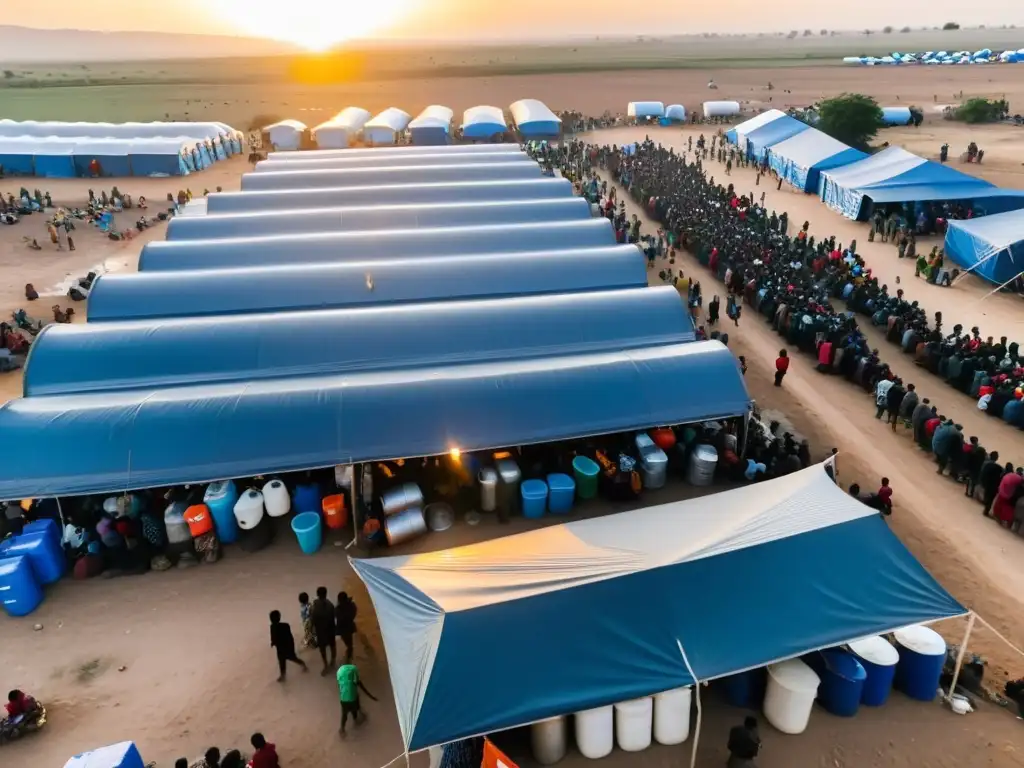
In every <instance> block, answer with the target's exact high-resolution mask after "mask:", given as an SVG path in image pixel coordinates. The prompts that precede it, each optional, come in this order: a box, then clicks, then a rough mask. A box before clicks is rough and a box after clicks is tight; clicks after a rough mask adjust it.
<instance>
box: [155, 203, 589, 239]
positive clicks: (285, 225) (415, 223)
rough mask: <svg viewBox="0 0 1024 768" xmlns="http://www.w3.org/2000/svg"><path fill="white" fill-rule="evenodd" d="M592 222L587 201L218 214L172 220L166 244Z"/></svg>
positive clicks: (392, 206) (457, 204) (429, 205)
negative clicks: (386, 231) (355, 232)
mask: <svg viewBox="0 0 1024 768" xmlns="http://www.w3.org/2000/svg"><path fill="white" fill-rule="evenodd" d="M589 218H592V214H591V210H590V203H589V202H587V200H585V199H584V198H582V197H562V198H553V199H550V200H549V199H541V200H502V201H500V202H493V201H486V202H479V203H476V202H474V203H434V204H424V203H412V204H407V205H364V206H350V207H338V208H311V209H307V210H299V211H260V212H258V213H238V214H223V215H219V216H210V215H207V216H186V217H183V218H180V219H171V221H170V223H169V224H168V227H167V240H169V241H180V240H216V239H220V238H232V237H262V236H275V235H284V234H288V233H293V234H304V233H314V232H354V231H357V230H363V231H370V230H389V229H415V228H420V227H457V226H469V225H483V224H522V223H529V222H542V221H582V220H585V219H589Z"/></svg>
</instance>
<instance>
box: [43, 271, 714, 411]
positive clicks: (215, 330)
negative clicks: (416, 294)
mask: <svg viewBox="0 0 1024 768" xmlns="http://www.w3.org/2000/svg"><path fill="white" fill-rule="evenodd" d="M693 338H694V334H693V325H692V323H691V322H690V318H689V313H688V312H687V309H686V306H685V305H684V304H683V302H681V301H680V300H679V294H678V293H677V292H676V291H675V289H674V288H672V287H671V286H663V287H661V288H646V287H645V288H635V289H631V290H623V291H602V292H588V293H568V294H557V295H544V296H524V297H516V298H504V299H481V300H477V301H445V302H438V303H417V304H405V305H403V306H401V307H394V306H381V305H377V306H369V307H366V306H364V307H358V308H353V309H332V310H319V311H312V312H311V311H306V312H288V313H270V314H262V315H257V314H248V315H232V316H220V317H206V318H175V319H165V320H141V321H130V322H123V323H98V324H83V325H50V326H48V327H47V328H46V329H44V331H43V332H42V333H40V334H39V336H38V338H37V339H36V342H35V344H33V347H32V357H31V361H30V363H29V365H28V366H26V370H25V385H24V390H25V397H36V396H40V395H71V394H84V393H89V392H111V391H118V390H126V389H165V388H167V387H180V386H188V385H200V384H208V383H209V384H212V383H217V382H227V381H238V382H242V381H257V380H262V379H281V378H285V377H287V378H296V377H302V376H322V375H327V374H331V375H335V374H338V375H340V374H345V373H356V372H359V371H386V370H396V369H402V370H407V369H411V368H422V367H436V366H438V365H448V364H459V365H461V364H464V363H475V362H484V361H489V360H528V359H533V358H538V357H559V356H562V355H569V354H580V353H584V352H588V353H589V352H608V351H613V350H627V349H636V348H640V347H650V346H654V345H657V344H678V343H682V342H686V341H693ZM183 349H187V350H190V352H189V354H187V355H183V354H181V350H183Z"/></svg>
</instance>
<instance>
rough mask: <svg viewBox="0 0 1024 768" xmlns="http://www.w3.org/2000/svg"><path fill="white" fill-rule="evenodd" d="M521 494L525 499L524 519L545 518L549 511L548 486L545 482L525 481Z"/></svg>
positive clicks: (520, 488) (520, 490) (521, 486)
mask: <svg viewBox="0 0 1024 768" xmlns="http://www.w3.org/2000/svg"><path fill="white" fill-rule="evenodd" d="M519 492H520V494H521V495H522V498H523V517H529V518H533V519H536V518H538V517H544V513H545V512H547V509H548V484H547V483H545V482H544V481H543V480H524V481H523V482H522V484H521V485H520V486H519Z"/></svg>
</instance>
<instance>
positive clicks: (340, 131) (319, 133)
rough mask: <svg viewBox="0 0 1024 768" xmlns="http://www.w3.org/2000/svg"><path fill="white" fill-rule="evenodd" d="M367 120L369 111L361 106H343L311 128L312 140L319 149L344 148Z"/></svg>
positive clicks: (350, 143)
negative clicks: (333, 114)
mask: <svg viewBox="0 0 1024 768" xmlns="http://www.w3.org/2000/svg"><path fill="white" fill-rule="evenodd" d="M369 120H370V113H369V112H368V111H366V110H365V109H363V108H362V107H345V109H343V110H341V112H339V113H338V114H336V115H335V116H334V117H332V118H331V119H330V120H327V121H325V122H323V123H320V125H318V126H317V127H316V128H314V129H313V141H315V142H316V145H317V146H318V147H320V149H345V148H346V147H349V146H351V145H352V142H353V141H355V139H356V137H357V136H358V135H359V133H360V131H362V130H363V126H364V125H366V123H367V122H369Z"/></svg>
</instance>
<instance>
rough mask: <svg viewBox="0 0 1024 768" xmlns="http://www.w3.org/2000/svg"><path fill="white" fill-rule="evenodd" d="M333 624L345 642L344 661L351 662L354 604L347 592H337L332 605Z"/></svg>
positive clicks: (354, 625)
mask: <svg viewBox="0 0 1024 768" xmlns="http://www.w3.org/2000/svg"><path fill="white" fill-rule="evenodd" d="M334 617H335V625H336V627H337V633H338V637H340V638H341V642H343V643H344V644H345V663H346V664H351V663H352V636H353V635H355V633H356V604H355V601H354V600H352V598H351V597H349V596H348V593H347V592H339V593H338V602H337V604H336V605H335V606H334Z"/></svg>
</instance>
